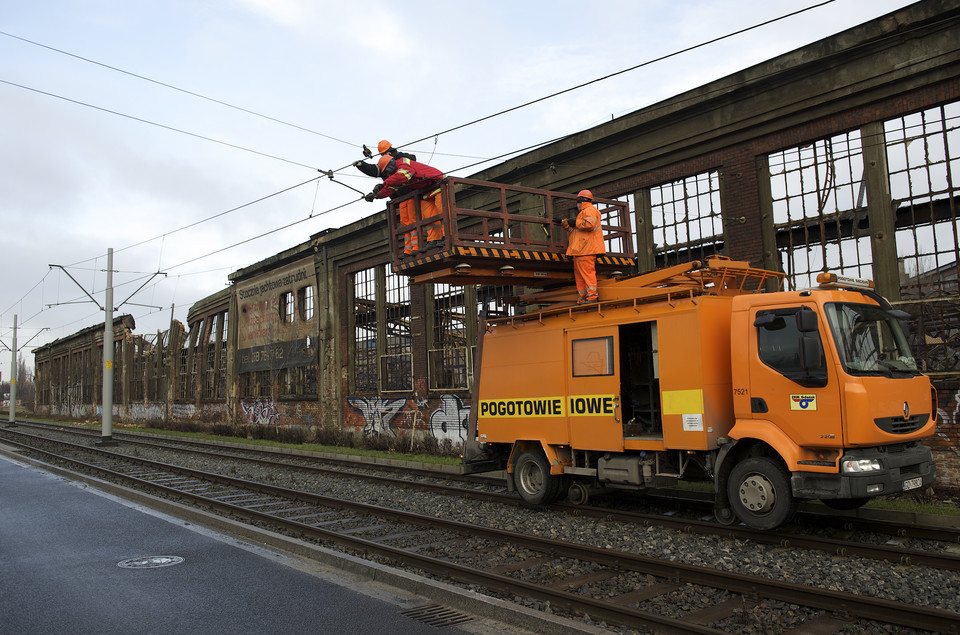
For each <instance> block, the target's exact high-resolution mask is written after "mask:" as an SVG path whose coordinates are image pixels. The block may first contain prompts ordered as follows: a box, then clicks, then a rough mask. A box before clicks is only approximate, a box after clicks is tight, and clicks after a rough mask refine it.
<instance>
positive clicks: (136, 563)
mask: <svg viewBox="0 0 960 635" xmlns="http://www.w3.org/2000/svg"><path fill="white" fill-rule="evenodd" d="M181 562H183V558H181V557H180V556H145V557H143V558H130V559H129V560H124V561H122V562H118V563H117V566H118V567H120V568H122V569H158V568H160V567H172V566H173V565H175V564H180V563H181Z"/></svg>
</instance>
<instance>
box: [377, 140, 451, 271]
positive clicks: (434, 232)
mask: <svg viewBox="0 0 960 635" xmlns="http://www.w3.org/2000/svg"><path fill="white" fill-rule="evenodd" d="M381 143H383V142H381ZM377 167H378V168H379V170H380V177H381V178H383V185H377V186H376V187H375V188H374V189H373V192H371V193H370V194H367V195H366V196H365V197H364V198H365V199H366V200H367V201H373V200H374V199H375V198H386V197H387V196H390V197H394V196H399V195H401V194H406V193H407V192H412V191H420V190H426V192H425V193H423V194H421V195H420V214H421V217H422V218H431V217H433V216H439V215H440V214H441V213H442V212H443V203H442V201H441V195H440V193H441V188H440V187H439V185H440V181H442V180H443V172H441V171H440V170H438V169H436V168H433V167H430V166H429V165H427V164H425V163H418V162H416V161H414V160H412V159H408V158H403V157H402V158H398V159H395V158H393V157H392V156H390V155H389V154H386V153H385V154H383V156H381V157H380V160H379V161H378V162H377ZM407 203H409V207H407V208H406V210H405V209H404V207H405V205H406V204H407ZM413 205H414V202H413V199H410V200H408V201H404V202H403V203H401V204H400V222H401V224H403V225H409V224H411V223H414V222H416V212H415V208H414V207H413ZM404 216H407V218H406V219H405V218H404ZM443 233H444V232H443V225H442V224H441V223H439V222H437V223H432V224H430V225H428V226H427V244H426V245H425V247H424V248H425V249H432V248H435V247H441V246H442V245H443V242H442V239H443ZM409 234H413V235H412V236H410V237H408V236H407V235H404V253H406V254H410V253H412V252H414V251H417V250H418V249H417V247H418V246H419V245H418V244H417V243H418V242H419V239H418V237H417V235H416V232H409Z"/></svg>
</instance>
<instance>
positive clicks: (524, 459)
mask: <svg viewBox="0 0 960 635" xmlns="http://www.w3.org/2000/svg"><path fill="white" fill-rule="evenodd" d="M562 480H563V479H561V478H560V477H558V476H553V475H551V474H550V465H549V464H548V463H547V457H545V456H544V455H543V452H541V451H540V450H528V451H526V452H524V453H523V454H521V455H520V458H518V459H517V463H516V465H515V466H514V468H513V481H514V483H515V484H516V487H517V492H519V493H520V498H522V499H523V501H524V502H525V503H527V504H528V505H534V506H539V505H549V504H550V503H554V502H556V501H557V499H558V498H559V497H560V488H561V485H562V484H563V483H562Z"/></svg>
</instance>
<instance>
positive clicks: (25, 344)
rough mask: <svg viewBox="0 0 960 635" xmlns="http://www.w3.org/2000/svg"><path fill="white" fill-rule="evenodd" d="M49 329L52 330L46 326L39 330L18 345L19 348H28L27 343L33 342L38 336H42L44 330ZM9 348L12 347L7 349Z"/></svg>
mask: <svg viewBox="0 0 960 635" xmlns="http://www.w3.org/2000/svg"><path fill="white" fill-rule="evenodd" d="M49 330H50V329H49V328H47V327H46V326H45V327H43V328H42V329H40V330H39V331H37V333H36V335H34V336H33V337H31V338H30V339H28V340H27V341H26V342H24V343H23V344H21V345H20V346H18V347H17V348H18V349H21V348H26V347H27V344H29V343H30V342H32V341H33V340H35V339H37V338H38V337H39V336H40V334H41V333H43V332H44V331H49ZM0 344H3V342H0ZM7 350H10V349H7Z"/></svg>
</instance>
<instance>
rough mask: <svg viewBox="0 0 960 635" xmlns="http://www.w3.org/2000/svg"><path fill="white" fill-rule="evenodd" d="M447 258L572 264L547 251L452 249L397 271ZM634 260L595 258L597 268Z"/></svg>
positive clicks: (628, 264)
mask: <svg viewBox="0 0 960 635" xmlns="http://www.w3.org/2000/svg"><path fill="white" fill-rule="evenodd" d="M447 258H458V259H460V258H462V259H466V260H474V259H476V260H509V261H530V262H537V263H556V264H558V265H562V264H565V263H570V262H573V260H572V258H571V257H570V256H567V255H566V254H558V253H551V252H547V251H526V250H520V249H501V248H497V247H460V246H458V247H454V248H453V249H448V250H446V251H441V252H437V253H435V254H431V255H429V256H421V257H418V258H415V259H413V260H409V261H404V262H401V263H400V266H399V268H398V271H407V270H409V269H414V268H420V267H422V266H423V265H429V264H431V263H438V262H443V261H445V260H446V259H447ZM635 262H636V259H634V258H630V257H624V256H613V255H609V254H604V255H601V256H598V257H597V266H604V267H606V266H611V267H632V266H634V264H635Z"/></svg>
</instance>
